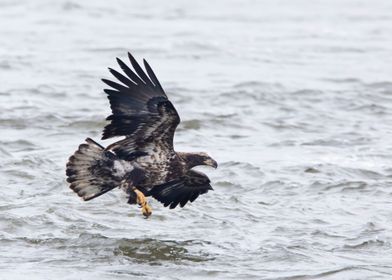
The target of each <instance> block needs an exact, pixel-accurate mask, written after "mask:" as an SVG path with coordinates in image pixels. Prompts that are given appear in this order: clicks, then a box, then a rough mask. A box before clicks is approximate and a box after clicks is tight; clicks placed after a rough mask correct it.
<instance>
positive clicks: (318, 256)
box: [0, 0, 392, 280]
mask: <svg viewBox="0 0 392 280" xmlns="http://www.w3.org/2000/svg"><path fill="white" fill-rule="evenodd" d="M128 51H131V52H132V53H133V54H134V56H135V57H136V59H138V60H139V61H141V60H142V59H143V58H146V59H147V60H148V62H149V63H150V65H151V66H152V67H153V69H154V71H155V73H156V74H157V76H158V78H159V79H160V81H161V83H162V85H163V87H164V89H165V90H166V92H167V95H168V96H169V97H170V99H171V100H172V102H173V103H174V104H175V106H176V108H177V110H178V112H179V114H180V116H181V119H182V123H181V124H180V126H179V128H178V130H177V133H176V137H175V148H176V150H177V151H205V152H208V153H209V154H210V155H211V156H212V157H213V158H215V159H216V160H217V161H218V162H219V168H218V169H217V170H214V169H211V168H206V167H205V168H199V170H202V171H203V172H205V173H207V174H208V176H209V177H210V178H211V180H212V185H213V188H214V191H213V192H209V193H208V194H207V195H203V196H201V197H200V198H199V199H197V200H196V201H195V202H194V203H192V204H190V205H187V206H186V207H185V208H184V209H175V210H170V209H167V208H164V207H163V206H162V205H161V204H160V203H159V202H157V201H154V200H153V199H150V203H151V205H152V208H153V215H152V216H151V217H150V218H149V219H144V218H143V216H142V215H141V212H140V209H138V208H137V207H136V206H131V205H128V204H127V203H126V199H125V196H124V194H123V193H122V192H121V191H120V190H117V189H116V190H113V191H112V192H110V193H108V194H106V195H104V196H102V197H99V198H97V199H95V200H92V201H90V202H83V201H81V200H80V199H79V198H78V197H77V196H76V195H75V194H74V193H73V192H72V191H71V190H70V189H69V188H68V184H67V183H66V181H65V164H66V161H67V159H68V157H69V156H70V155H71V154H72V153H73V152H74V151H75V149H76V148H77V147H78V145H79V144H80V143H82V142H83V141H84V139H85V138H86V137H91V138H93V139H95V140H97V141H100V137H101V132H102V129H103V127H104V126H105V124H106V122H105V117H106V116H107V115H109V113H110V109H109V106H108V100H107V99H106V97H105V94H104V93H103V88H104V84H103V83H102V82H101V81H100V79H101V78H109V77H110V75H109V72H108V70H107V67H114V68H115V69H119V67H118V66H116V61H115V58H116V57H120V58H122V59H124V60H125V59H126V54H127V52H128ZM113 141H114V140H105V141H100V143H102V144H103V145H108V144H110V143H111V142H113ZM0 248H1V249H0V279H1V280H3V279H7V280H8V279H16V280H19V279H32V280H36V279H136V280H138V279H143V280H144V279H247V280H250V279H269V280H278V279H279V280H283V279H289V280H310V279H339V280H341V279H343V280H344V279H392V1H389V0H375V1H365V0H347V1H341V0H332V1H326V0H325V1H305V0H295V1H289V0H287V1H282V0H278V1H255V0H253V1H252V0H244V1H235V0H225V1H223V0H217V1H181V0H173V1H150V0H148V1H128V0H118V1H103V0H99V1H92V0H90V1H65V0H58V1H52V0H34V1H28V0H23V1H15V0H0Z"/></svg>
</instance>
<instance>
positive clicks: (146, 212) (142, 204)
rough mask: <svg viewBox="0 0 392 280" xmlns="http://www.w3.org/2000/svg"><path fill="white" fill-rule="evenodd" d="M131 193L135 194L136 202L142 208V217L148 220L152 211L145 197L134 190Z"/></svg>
mask: <svg viewBox="0 0 392 280" xmlns="http://www.w3.org/2000/svg"><path fill="white" fill-rule="evenodd" d="M133 191H134V192H135V193H136V202H137V204H139V206H140V207H141V208H142V213H143V216H144V217H146V218H148V217H149V216H151V214H152V209H151V207H150V205H148V203H147V199H146V197H145V196H144V194H143V193H142V192H141V191H139V190H138V189H136V188H133Z"/></svg>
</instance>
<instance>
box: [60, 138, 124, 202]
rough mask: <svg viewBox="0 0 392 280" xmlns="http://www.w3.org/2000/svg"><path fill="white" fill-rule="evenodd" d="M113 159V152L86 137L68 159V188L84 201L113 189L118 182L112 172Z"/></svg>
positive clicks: (114, 157)
mask: <svg viewBox="0 0 392 280" xmlns="http://www.w3.org/2000/svg"><path fill="white" fill-rule="evenodd" d="M115 159H116V156H115V155H114V154H112V153H111V152H107V151H105V150H104V147H102V146H101V145H99V144H98V143H96V142H95V141H94V140H92V139H90V138H87V139H86V143H83V144H81V145H80V146H79V148H78V150H77V151H76V152H75V153H74V155H72V156H71V157H70V158H69V160H68V163H67V169H66V175H67V176H68V178H67V182H68V183H71V185H70V188H71V189H72V190H73V191H74V192H75V193H77V195H78V196H80V197H81V198H83V200H86V201H87V200H91V199H93V198H95V197H98V196H100V195H102V194H104V193H106V192H108V191H110V190H112V189H114V188H115V187H117V186H118V185H119V184H120V181H119V178H116V177H115V176H113V172H112V171H113V165H114V160H115Z"/></svg>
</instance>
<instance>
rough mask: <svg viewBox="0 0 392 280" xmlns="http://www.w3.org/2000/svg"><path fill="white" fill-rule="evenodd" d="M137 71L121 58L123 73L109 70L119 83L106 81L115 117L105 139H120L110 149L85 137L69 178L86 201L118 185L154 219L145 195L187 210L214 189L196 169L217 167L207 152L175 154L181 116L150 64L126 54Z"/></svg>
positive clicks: (70, 163) (70, 166) (68, 171)
mask: <svg viewBox="0 0 392 280" xmlns="http://www.w3.org/2000/svg"><path fill="white" fill-rule="evenodd" d="M128 58H129V61H130V63H131V65H132V68H133V70H132V69H131V68H130V67H129V66H128V65H127V64H126V63H124V62H123V61H122V60H120V59H119V58H117V62H118V64H119V66H120V68H121V69H122V71H123V74H121V73H120V72H118V71H116V70H114V69H111V68H109V71H110V72H111V74H112V75H113V76H114V77H115V78H116V79H117V82H113V81H110V80H107V79H102V81H103V82H104V83H105V84H106V85H108V86H109V87H110V89H105V90H104V92H105V93H106V94H107V97H108V99H109V101H110V107H111V109H112V114H111V115H110V116H108V117H107V118H106V119H107V120H108V121H110V123H109V124H108V125H106V127H105V128H104V130H103V136H102V140H103V139H108V138H111V137H118V136H122V137H123V139H122V140H119V141H117V142H115V143H113V144H111V145H109V146H107V147H106V148H105V147H103V146H102V145H100V144H98V143H97V142H95V141H94V140H92V139H90V138H87V139H86V142H85V143H83V144H81V145H80V146H79V148H78V150H77V151H76V152H75V153H74V154H73V155H72V156H71V157H70V158H69V160H68V163H67V167H66V175H67V177H68V178H67V182H68V183H70V188H71V189H72V190H73V191H74V192H75V193H76V194H77V195H78V196H80V197H81V198H82V199H83V200H85V201H87V200H91V199H93V198H96V197H98V196H100V195H102V194H104V193H106V192H108V191H110V190H112V189H114V188H116V187H119V188H121V189H123V190H124V191H125V192H126V194H127V199H128V203H129V204H136V203H137V204H139V206H140V207H141V209H142V213H143V215H144V216H146V217H148V216H150V215H151V213H152V210H151V207H150V206H149V205H148V203H147V199H146V197H148V196H152V197H153V198H155V199H157V200H158V201H160V202H161V203H163V205H164V206H165V207H166V206H169V207H170V208H171V209H173V208H175V207H176V206H177V205H180V206H181V207H183V206H185V204H187V202H189V201H190V202H193V201H194V200H195V199H196V198H197V197H198V196H199V195H201V194H204V193H207V192H208V191H209V190H212V187H211V185H210V180H209V178H208V177H207V176H206V175H205V174H203V173H201V172H199V171H196V170H193V169H192V168H193V167H195V166H199V165H208V166H212V167H214V168H216V167H217V162H216V161H215V160H214V159H212V158H211V157H210V156H208V155H207V154H206V153H184V152H176V151H175V150H174V147H173V137H174V133H175V130H176V127H177V126H178V124H179V123H180V117H179V116H178V113H177V111H176V109H175V108H174V106H173V104H172V103H171V102H170V100H169V99H168V97H167V95H166V93H165V91H164V90H163V88H162V86H161V84H160V83H159V81H158V79H157V77H156V76H155V74H154V72H153V71H152V69H151V67H150V66H149V64H148V63H147V61H146V60H143V63H144V67H145V71H144V70H143V69H142V68H141V67H140V65H139V64H138V63H137V61H136V60H135V58H134V57H133V56H132V55H131V54H130V53H128Z"/></svg>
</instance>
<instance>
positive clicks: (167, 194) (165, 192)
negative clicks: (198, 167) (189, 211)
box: [149, 170, 213, 209]
mask: <svg viewBox="0 0 392 280" xmlns="http://www.w3.org/2000/svg"><path fill="white" fill-rule="evenodd" d="M209 190H213V189H212V187H211V185H210V179H208V177H207V176H206V175H205V174H203V173H201V172H198V171H195V170H189V171H188V172H187V173H186V174H185V176H183V177H181V178H179V179H175V180H173V181H170V182H167V183H164V184H162V185H158V186H154V187H153V188H152V189H151V190H150V192H149V194H150V195H152V197H154V198H155V199H157V200H158V201H160V202H162V203H163V205H164V206H165V207H167V206H169V205H170V209H173V208H176V207H177V205H178V204H180V206H181V207H184V206H185V204H187V203H188V201H190V202H193V201H195V199H196V198H198V197H199V195H201V194H204V193H207V192H208V191H209Z"/></svg>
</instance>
